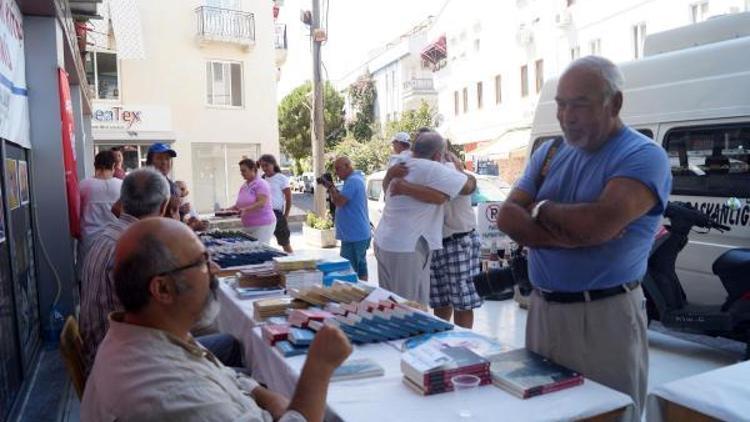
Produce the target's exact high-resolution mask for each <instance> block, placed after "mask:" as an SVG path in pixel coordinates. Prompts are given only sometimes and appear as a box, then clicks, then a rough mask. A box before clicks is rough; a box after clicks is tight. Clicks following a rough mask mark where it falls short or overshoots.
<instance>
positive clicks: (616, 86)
mask: <svg viewBox="0 0 750 422" xmlns="http://www.w3.org/2000/svg"><path fill="white" fill-rule="evenodd" d="M575 68H584V69H588V70H592V71H594V72H596V73H598V74H599V75H600V76H601V77H602V79H603V80H604V93H603V94H604V101H608V100H609V99H610V98H612V97H613V96H614V95H615V94H617V93H618V92H622V90H623V88H624V86H625V77H624V76H623V74H622V72H621V71H620V68H619V67H617V65H616V64H614V63H612V62H611V61H610V60H608V59H605V58H604V57H601V56H585V57H581V58H580V59H576V60H575V61H573V62H572V63H571V64H569V65H568V67H567V68H566V69H565V72H563V73H567V72H568V71H570V70H571V69H575Z"/></svg>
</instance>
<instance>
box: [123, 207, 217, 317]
mask: <svg viewBox="0 0 750 422" xmlns="http://www.w3.org/2000/svg"><path fill="white" fill-rule="evenodd" d="M202 253H203V245H202V244H201V242H200V240H199V239H198V237H197V236H196V235H195V234H194V233H193V231H192V230H191V229H190V228H189V227H188V226H187V225H185V224H183V223H181V222H179V221H176V220H173V219H168V218H161V217H155V218H147V219H144V220H141V221H139V222H137V223H135V224H133V225H131V226H130V227H129V228H128V229H127V230H125V232H124V233H123V234H122V236H121V237H120V240H119V241H118V242H117V249H116V251H115V267H114V271H113V276H114V281H115V291H116V292H117V296H118V297H119V299H120V302H121V303H122V305H123V307H124V308H125V310H126V311H128V312H137V311H139V310H141V309H143V308H144V307H146V306H147V305H148V303H149V300H150V296H151V293H150V283H151V281H152V280H153V279H154V277H156V276H157V275H159V274H163V273H166V272H170V271H173V270H174V269H176V268H180V267H182V266H184V265H187V264H189V263H190V262H191V261H194V260H195V259H196V257H199V256H201V254H202Z"/></svg>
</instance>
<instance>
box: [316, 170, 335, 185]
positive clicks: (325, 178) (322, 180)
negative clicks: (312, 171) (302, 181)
mask: <svg viewBox="0 0 750 422" xmlns="http://www.w3.org/2000/svg"><path fill="white" fill-rule="evenodd" d="M315 182H316V183H317V184H319V185H323V186H325V187H328V186H331V185H332V184H333V176H331V173H323V175H322V176H320V177H318V178H317V179H315Z"/></svg>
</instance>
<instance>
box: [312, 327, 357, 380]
mask: <svg viewBox="0 0 750 422" xmlns="http://www.w3.org/2000/svg"><path fill="white" fill-rule="evenodd" d="M351 353H352V345H351V343H349V339H348V338H347V337H346V335H345V334H344V332H343V331H341V329H340V328H338V327H332V326H328V325H326V326H324V327H323V328H321V329H320V331H318V333H317V334H315V340H313V342H312V344H311V345H310V350H309V351H308V352H307V362H309V363H310V364H312V365H318V366H320V367H322V368H324V369H329V370H330V371H331V372H333V371H334V370H335V369H336V368H338V367H339V365H341V363H342V362H344V361H345V360H346V358H347V357H348V356H349V355H350V354H351Z"/></svg>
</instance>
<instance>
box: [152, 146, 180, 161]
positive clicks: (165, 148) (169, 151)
mask: <svg viewBox="0 0 750 422" xmlns="http://www.w3.org/2000/svg"><path fill="white" fill-rule="evenodd" d="M148 152H149V154H160V153H162V152H166V153H167V154H169V155H170V156H171V157H172V158H174V157H177V153H176V152H174V150H173V149H172V148H170V147H169V145H167V144H160V143H157V144H153V145H151V146H150V147H148Z"/></svg>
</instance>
